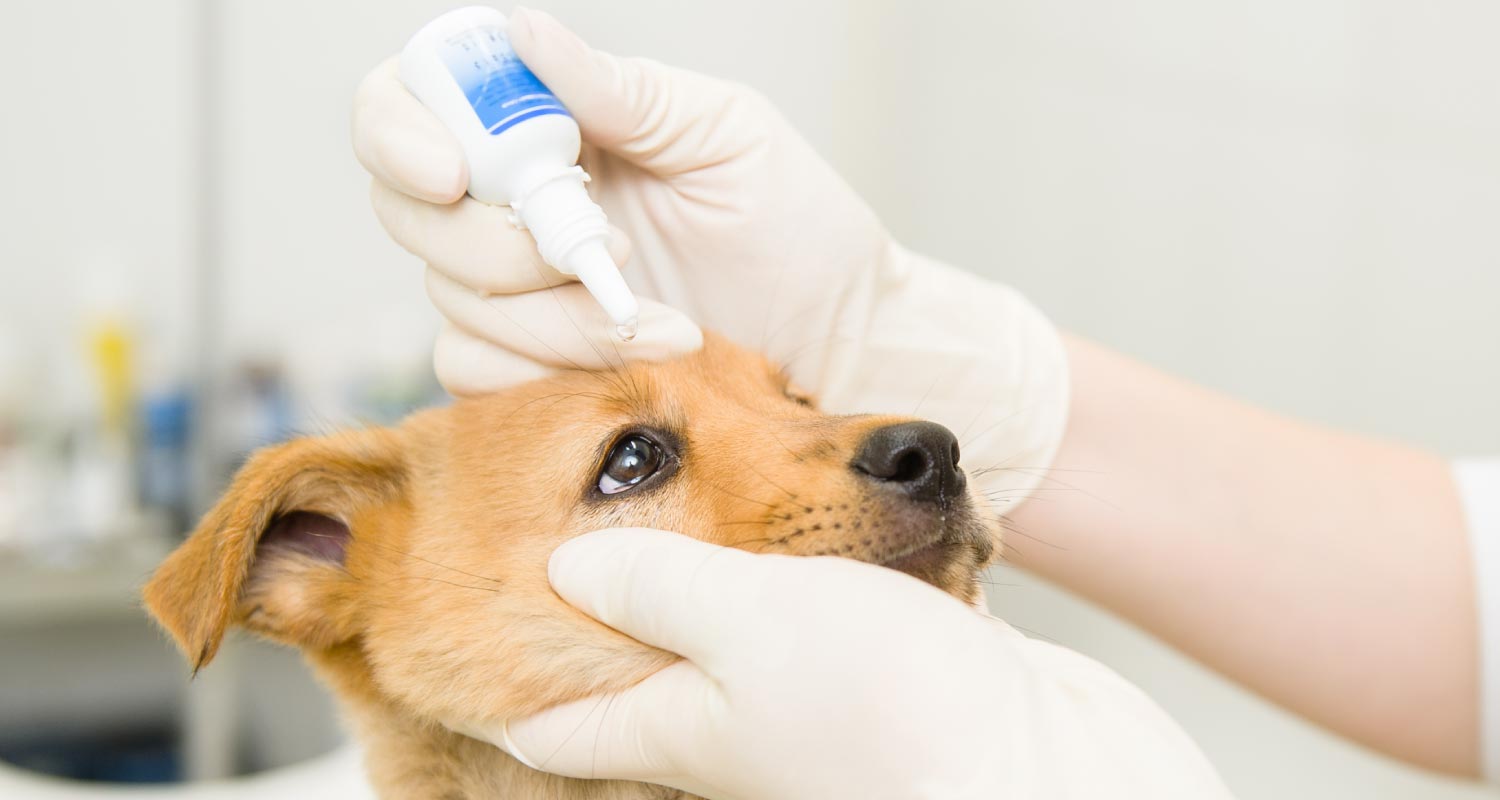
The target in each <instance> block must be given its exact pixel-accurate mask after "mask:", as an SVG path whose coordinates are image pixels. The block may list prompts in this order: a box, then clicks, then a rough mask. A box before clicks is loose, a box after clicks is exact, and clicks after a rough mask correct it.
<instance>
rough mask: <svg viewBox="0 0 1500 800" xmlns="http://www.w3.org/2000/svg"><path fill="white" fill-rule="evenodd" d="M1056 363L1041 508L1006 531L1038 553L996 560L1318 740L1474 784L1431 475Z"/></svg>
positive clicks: (1398, 452) (1442, 494)
mask: <svg viewBox="0 0 1500 800" xmlns="http://www.w3.org/2000/svg"><path fill="white" fill-rule="evenodd" d="M1068 350H1069V356H1070V359H1071V361H1072V370H1073V376H1074V395H1073V402H1072V409H1071V413H1072V417H1071V420H1070V424H1069V429H1068V432H1067V434H1066V436H1065V438H1064V442H1063V446H1062V450H1061V451H1060V453H1059V455H1058V457H1057V459H1056V462H1055V469H1054V471H1053V472H1052V473H1051V474H1050V476H1049V482H1048V484H1047V486H1048V487H1049V488H1051V489H1055V490H1056V491H1045V492H1043V493H1042V495H1043V498H1045V499H1039V500H1038V501H1036V502H1030V503H1027V504H1025V505H1024V506H1023V507H1022V508H1020V509H1018V511H1017V513H1016V514H1015V515H1014V516H1013V518H1012V519H1013V521H1014V522H1015V523H1016V524H1017V525H1018V526H1020V528H1021V529H1023V530H1024V531H1025V532H1026V533H1027V535H1029V536H1035V537H1038V538H1041V539H1044V540H1046V541H1047V542H1048V543H1049V544H1052V545H1055V547H1041V546H1038V547H1025V545H1024V543H1023V544H1021V547H1020V549H1021V550H1024V554H1023V555H1021V556H1018V557H1016V559H1015V560H1017V561H1018V562H1019V563H1021V564H1022V565H1023V566H1025V567H1027V568H1029V569H1031V570H1032V571H1034V572H1036V573H1038V574H1039V575H1042V576H1044V577H1046V578H1049V579H1051V580H1053V581H1056V582H1058V583H1059V584H1061V585H1063V586H1066V587H1068V588H1070V589H1072V590H1073V591H1075V592H1077V593H1079V594H1081V595H1083V596H1085V597H1088V598H1090V599H1092V600H1094V601H1096V602H1098V603H1100V604H1102V605H1104V606H1106V607H1108V608H1111V609H1113V610H1114V611H1116V612H1118V613H1120V614H1121V615H1123V616H1125V617H1126V618H1128V619H1130V620H1132V621H1134V622H1136V623H1137V624H1139V625H1141V626H1142V627H1144V628H1146V629H1147V630H1149V631H1151V632H1152V633H1154V634H1156V635H1158V636H1160V637H1162V638H1163V639H1165V640H1166V641H1168V642H1169V643H1171V644H1173V645H1174V646H1176V647H1178V648H1180V649H1182V650H1183V651H1185V652H1186V653H1188V654H1189V655H1191V656H1193V657H1195V658H1197V659H1199V660H1201V661H1202V662H1204V663H1205V664H1207V665H1209V666H1210V667H1212V668H1214V669H1216V670H1218V671H1220V672H1223V673H1224V674H1226V675H1228V676H1229V677H1230V678H1232V679H1234V680H1236V681H1239V682H1241V683H1243V684H1245V685H1246V686H1248V687H1250V688H1252V689H1254V690H1255V691H1257V692H1259V693H1261V694H1263V695H1264V696H1266V697H1267V698H1269V699H1271V700H1273V701H1275V702H1277V703H1279V704H1281V705H1284V706H1286V707H1287V708H1289V709H1291V710H1293V711H1295V712H1297V713H1299V714H1302V715H1304V716H1306V717H1308V718H1310V719H1312V720H1314V721H1316V722H1319V723H1320V724H1323V725H1325V726H1327V727H1329V728H1331V729H1333V730H1334V731H1337V732H1339V733H1341V734H1343V735H1345V736H1348V737H1350V738H1352V739H1355V740H1357V741H1360V742H1362V743H1364V744H1367V745H1369V746H1371V747H1374V748H1376V749H1378V750H1382V751H1385V752H1387V753H1390V754H1392V755H1395V756H1397V757H1399V758H1402V759H1405V760H1408V761H1411V762H1413V763H1417V764H1420V765H1423V766H1427V767H1431V768H1435V769H1441V770H1444V771H1447V772H1454V773H1459V774H1465V775H1472V774H1474V773H1475V772H1476V770H1477V764H1478V757H1477V738H1478V722H1477V711H1476V709H1477V705H1478V676H1477V672H1478V659H1477V653H1476V650H1477V633H1476V631H1477V628H1476V624H1475V604H1474V582H1473V578H1472V568H1471V564H1470V555H1469V546H1468V542H1467V539H1466V535H1465V528H1464V520H1463V515H1462V512H1461V509H1460V506H1459V502H1458V499H1457V496H1456V494H1455V491H1454V487H1453V483H1452V479H1451V477H1450V474H1449V471H1448V467H1447V464H1446V463H1444V462H1443V461H1441V460H1440V459H1437V458H1435V457H1433V456H1431V455H1428V454H1426V453H1422V452H1420V451H1416V450H1412V449H1408V448H1403V447H1399V446H1393V445H1390V444H1386V443H1382V442H1375V441H1371V440H1368V439H1362V438H1359V437H1354V436H1349V435H1346V434H1341V433H1335V432H1331V431H1327V430H1324V429H1320V428H1316V427H1312V426H1308V425H1305V424H1301V423H1297V422H1294V421H1290V420H1287V419H1284V418H1280V417H1277V416H1275V415H1272V414H1268V413H1266V412H1263V411H1259V410H1256V409H1254V408H1251V407H1249V406H1246V405H1244V404H1241V403H1238V402H1236V401H1233V400H1231V399H1229V398H1226V397H1224V396H1222V395H1218V394H1216V393H1213V392H1209V391H1207V390H1204V389H1201V388H1199V387H1195V386H1192V385H1190V384H1187V383H1184V382H1182V381H1179V380H1176V379H1173V378H1171V377H1169V376H1166V375H1164V374H1162V373H1159V372H1157V371H1155V370H1152V369H1150V368H1148V367H1145V366H1143V365H1141V364H1138V363H1136V362H1133V361H1131V360H1130V359H1127V358H1124V357H1122V356H1119V355H1116V354H1114V353H1111V352H1109V351H1107V350H1104V349H1103V348H1100V347H1097V346H1095V345H1093V344H1091V343H1088V342H1084V341H1082V340H1078V339H1070V340H1069V341H1068ZM1072 490H1076V491H1072ZM1023 542H1024V540H1023Z"/></svg>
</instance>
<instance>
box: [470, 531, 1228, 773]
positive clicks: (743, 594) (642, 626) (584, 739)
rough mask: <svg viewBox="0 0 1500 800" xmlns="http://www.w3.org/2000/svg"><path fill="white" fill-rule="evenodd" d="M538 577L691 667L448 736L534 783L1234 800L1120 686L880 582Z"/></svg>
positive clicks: (827, 563)
mask: <svg viewBox="0 0 1500 800" xmlns="http://www.w3.org/2000/svg"><path fill="white" fill-rule="evenodd" d="M550 572H551V579H552V585H553V587H554V588H555V589H556V590H557V592H558V593H559V594H561V595H562V597H563V598H564V599H565V600H567V601H568V602H569V603H571V604H573V605H575V606H577V607H578V608H579V609H580V610H582V611H583V612H585V613H587V614H589V615H590V616H592V617H595V618H597V619H599V620H600V621H602V622H604V623H605V624H607V625H610V626H611V627H614V628H617V629H619V630H621V631H624V632H625V633H627V634H629V635H631V636H633V637H635V638H636V639H639V640H640V641H642V642H645V643H648V644H652V645H655V646H657V647H661V648H663V649H666V650H670V651H673V652H676V653H680V654H682V655H683V656H685V657H686V658H687V659H689V660H687V661H683V662H680V663H678V664H676V665H674V666H671V667H668V668H666V669H664V670H662V671H661V672H659V673H657V674H656V675H653V676H652V677H650V678H647V679H646V680H645V681H642V682H641V683H639V684H637V685H636V686H635V687H633V688H631V689H628V690H626V691H623V692H620V693H618V694H615V695H611V696H608V697H605V698H591V699H587V700H583V701H580V702H577V703H572V704H569V705H564V706H559V707H557V708H554V709H551V710H548V711H544V712H542V713H541V714H538V715H536V716H534V717H530V718H527V719H523V720H519V721H511V722H510V723H508V724H500V725H495V724H489V725H486V724H484V723H480V722H476V721H474V720H454V721H449V723H448V724H449V725H450V727H453V728H455V729H456V730H459V731H461V732H464V733H466V734H468V735H470V736H475V737H477V738H480V739H484V740H486V741H489V742H492V743H494V744H496V745H498V746H500V747H502V748H503V749H505V750H506V751H508V752H509V753H510V754H511V755H513V756H515V757H516V758H518V759H519V760H521V761H522V762H523V763H526V764H528V765H530V766H533V767H534V768H537V769H542V770H546V771H548V772H554V773H558V774H562V775H568V776H572V777H578V778H616V779H623V780H637V781H646V782H650V783H659V784H664V785H667V786H672V787H675V788H678V789H681V790H683V791H687V792H691V793H693V794H697V795H701V796H703V797H708V798H713V799H714V800H731V799H732V800H749V799H750V798H778V800H797V798H817V800H828V799H829V798H862V799H872V800H873V799H878V798H901V799H902V800H912V799H913V798H942V800H965V799H967V798H976V799H977V798H983V799H984V800H998V799H999V798H1006V800H1010V799H1011V798H1050V799H1052V800H1066V799H1067V798H1080V799H1083V798H1088V800H1097V798H1102V797H1108V798H1116V799H1119V798H1126V799H1127V800H1128V799H1129V798H1151V799H1152V800H1162V798H1168V799H1170V798H1184V800H1187V799H1189V798H1190V799H1191V800H1215V798H1225V797H1228V796H1229V794H1228V791H1227V790H1226V789H1225V788H1224V786H1223V784H1222V783H1221V782H1220V780H1219V779H1218V777H1217V776H1216V775H1215V773H1214V771H1213V769H1212V768H1211V767H1210V766H1209V764H1208V763H1207V761H1206V760H1205V759H1204V758H1203V756H1202V754H1201V753H1200V752H1199V751H1198V749H1197V747H1196V746H1194V744H1193V743H1192V742H1191V741H1190V740H1189V739H1188V738H1187V737H1186V736H1185V735H1184V734H1183V733H1182V732H1181V730H1179V729H1178V727H1177V726H1176V725H1175V724H1174V723H1173V722H1172V721H1171V720H1170V719H1168V718H1167V716H1166V715H1165V714H1164V713H1163V712H1162V711H1161V710H1160V709H1159V708H1157V707H1156V705H1155V704H1153V703H1152V702H1151V701H1150V700H1149V699H1148V698H1147V697H1146V696H1145V695H1143V694H1142V693H1141V692H1140V691H1139V690H1138V689H1136V688H1135V687H1133V686H1131V685H1130V684H1128V683H1126V682H1125V681H1124V680H1123V679H1122V678H1120V677H1119V676H1118V675H1116V674H1114V673H1113V672H1111V671H1109V670H1108V669H1106V668H1105V667H1103V666H1102V665H1100V664H1098V663H1096V662H1094V661H1091V660H1089V659H1088V658H1085V657H1083V656H1081V655H1078V654H1077V653H1074V652H1071V651H1069V650H1064V649H1062V648H1060V647H1056V646H1054V645H1050V644H1046V643H1043V642H1038V641H1034V640H1030V639H1027V638H1025V637H1023V636H1021V635H1020V634H1018V633H1016V632H1015V631H1014V630H1012V629H1011V628H1010V627H1008V626H1006V625H1005V623H1003V622H1000V621H999V620H997V619H994V618H992V617H988V616H984V615H981V614H977V613H975V612H974V610H973V609H971V608H970V607H968V606H965V605H964V604H963V603H961V602H959V601H958V600H955V599H954V598H952V597H950V596H949V595H946V594H944V593H942V592H940V591H938V590H937V589H934V588H933V587H931V586H929V585H927V584H925V583H922V582H921V581H918V580H917V579H915V578H911V577H909V576H907V575H904V574H902V573H899V572H895V571H893V570H888V569H884V568H881V567H876V566H872V565H869V564H864V563H861V562H856V561H850V560H845V559H836V558H798V557H793V556H780V555H754V554H750V553H746V552H743V551H739V550H726V549H724V548H720V547H717V546H714V545H710V544H706V543H704V542H701V541H698V540H695V539H689V538H687V537H683V536H679V535H677V534H671V533H664V532H662V531H653V530H644V529H619V530H610V531H602V532H597V533H592V534H588V535H586V536H583V537H579V538H577V539H573V540H571V541H569V542H567V543H565V544H563V545H562V546H561V547H559V548H558V549H557V551H556V552H555V553H554V554H553V556H552V561H551V567H550Z"/></svg>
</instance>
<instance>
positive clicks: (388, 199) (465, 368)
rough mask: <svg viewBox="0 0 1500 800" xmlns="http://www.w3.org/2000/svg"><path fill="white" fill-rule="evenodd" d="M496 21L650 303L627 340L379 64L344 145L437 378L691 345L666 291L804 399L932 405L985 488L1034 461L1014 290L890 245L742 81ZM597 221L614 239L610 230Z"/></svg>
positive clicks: (600, 362) (1033, 409)
mask: <svg viewBox="0 0 1500 800" xmlns="http://www.w3.org/2000/svg"><path fill="white" fill-rule="evenodd" d="M510 25H511V27H510V37H511V43H512V45H513V46H514V48H515V50H516V52H517V54H518V55H520V57H521V58H522V59H523V60H524V61H525V62H526V64H527V65H528V66H529V67H530V68H531V69H532V70H533V71H534V72H535V73H536V75H537V76H538V77H539V78H540V79H541V80H542V81H543V82H544V83H545V84H546V85H547V86H548V87H549V88H550V89H551V90H552V91H553V92H554V93H555V94H556V95H557V97H558V98H559V99H561V100H562V102H563V103H564V104H565V105H566V106H567V107H568V109H569V110H570V111H571V112H572V113H573V115H574V116H575V117H576V118H577V120H578V124H579V126H580V128H581V129H582V133H583V137H584V140H585V142H586V144H585V146H584V153H583V163H584V166H585V168H586V169H587V170H588V172H589V173H590V174H591V175H592V176H593V182H592V184H591V185H590V191H591V193H592V194H593V195H594V198H595V199H596V200H597V201H598V202H599V203H600V205H601V206H603V208H604V209H605V211H606V212H607V213H608V214H609V217H610V220H611V222H613V223H615V224H617V225H618V226H620V227H621V228H623V229H624V230H625V231H627V232H628V233H629V242H630V244H632V245H633V255H632V257H631V258H630V260H629V262H628V264H626V265H625V268H624V270H623V272H624V275H625V279H626V281H627V282H628V283H629V285H630V286H631V288H632V289H633V290H635V291H636V292H637V293H638V294H639V295H641V296H642V297H643V298H651V299H655V300H657V301H660V302H659V303H658V302H644V303H643V312H642V318H641V326H640V335H639V337H638V338H637V339H636V341H635V342H632V343H630V344H628V345H627V344H621V343H620V342H618V341H615V340H614V339H613V338H612V331H613V329H614V328H613V325H611V324H609V323H608V322H607V320H606V319H605V317H604V315H603V313H602V312H601V311H600V310H599V309H598V308H596V307H595V304H594V303H593V301H592V300H591V299H590V298H589V297H588V295H587V294H586V293H585V292H583V291H582V289H581V287H579V286H578V285H577V284H569V283H566V281H567V280H568V279H567V278H565V277H564V276H562V275H559V274H557V273H555V272H553V271H552V270H550V269H548V268H546V267H545V266H544V265H543V264H542V262H541V261H540V258H539V257H538V255H537V253H536V247H535V244H534V242H533V240H532V239H531V237H530V235H529V234H527V233H526V232H524V231H518V230H516V229H515V227H514V226H513V225H511V224H510V223H509V222H508V221H507V219H506V216H507V213H508V210H507V209H504V208H496V207H492V206H486V205H483V204H481V203H479V202H477V201H475V200H474V199H472V198H469V197H466V196H464V191H465V187H466V186H467V172H466V167H465V163H464V158H463V155H462V152H461V150H460V149H459V147H458V144H457V142H456V141H455V140H454V139H453V137H452V136H451V135H450V134H449V133H448V132H447V131H446V130H445V129H444V128H443V127H442V125H441V124H440V123H439V122H438V121H437V120H436V118H435V117H433V116H432V115H431V114H430V113H428V112H427V110H426V109H425V108H423V107H422V106H421V105H420V104H419V103H418V102H417V101H416V100H415V99H414V98H413V97H412V96H411V95H410V94H409V93H408V92H407V91H406V90H405V88H404V87H402V86H401V84H400V83H399V81H398V80H397V78H396V71H395V62H394V60H392V61H390V62H387V63H386V64H384V65H382V66H381V67H379V68H377V69H376V70H375V71H374V72H373V73H372V74H371V75H370V76H369V77H368V78H367V79H366V80H365V81H364V83H363V85H362V86H361V87H360V90H359V92H358V95H357V97H356V100H355V108H354V123H353V127H354V145H355V150H356V152H357V153H358V154H359V157H360V160H361V162H362V163H364V165H365V166H366V167H367V168H368V169H369V170H370V172H371V173H372V174H373V175H374V176H375V179H376V180H375V184H374V186H373V188H372V202H373V204H374V207H375V210H376V213H377V214H378V216H379V217H380V220H381V222H382V223H383V224H384V225H385V227H386V230H387V231H389V233H390V234H391V236H392V237H393V238H394V239H395V240H396V241H397V242H399V243H400V244H401V245H402V246H403V247H405V248H406V249H407V250H409V251H411V252H412V253H414V254H416V255H418V256H420V257H421V258H422V259H424V260H425V261H427V262H428V264H429V265H430V267H429V270H428V275H427V289H428V293H429V295H430V296H431V298H432V301H433V303H434V304H435V305H436V306H437V307H438V309H439V310H440V311H441V312H442V314H443V315H444V316H445V317H446V319H447V321H448V323H449V324H448V325H447V326H446V327H445V330H444V332H443V334H442V335H441V337H440V339H439V342H438V346H437V349H436V354H435V358H436V364H437V371H438V377H439V378H440V379H441V381H442V382H443V384H444V385H445V386H446V387H447V388H448V389H449V390H450V391H453V392H455V393H459V394H473V393H480V392H485V391H491V390H494V389H498V388H501V387H504V386H506V385H509V384H512V383H515V382H518V381H520V380H524V379H528V378H531V377H535V376H537V375H538V374H540V373H541V372H543V371H545V370H546V369H548V368H551V367H557V366H584V367H593V368H597V367H601V366H606V365H608V364H610V363H612V362H613V361H614V360H616V359H617V358H619V357H621V356H623V357H625V358H649V359H657V358H667V357H670V356H672V355H674V354H676V353H680V352H684V351H688V350H692V349H695V348H696V347H697V346H698V344H699V341H700V339H699V334H698V333H697V330H696V329H695V328H694V327H693V325H692V324H691V323H690V322H688V320H687V319H686V318H684V317H683V316H682V314H680V313H678V312H677V311H673V310H672V309H677V310H679V311H680V312H684V313H685V314H687V315H688V316H690V317H691V318H693V319H695V320H697V321H698V322H701V323H702V324H704V325H706V326H710V327H712V328H714V329H715V330H717V331H719V332H721V333H723V334H725V335H726V336H728V337H729V338H731V339H733V340H734V341H736V342H739V343H740V344H742V345H746V346H748V347H750V348H753V349H757V350H761V351H764V352H766V353H767V354H768V355H769V356H770V357H771V358H772V359H774V360H777V361H781V362H783V363H784V364H785V366H786V368H787V370H788V372H789V373H790V375H791V377H792V379H793V380H794V381H795V382H796V383H797V384H798V385H799V386H800V387H801V388H802V389H804V390H806V391H809V392H811V393H813V394H815V395H816V396H818V398H819V399H820V401H821V404H822V405H823V407H824V408H825V409H828V410H830V411H833V412H839V413H842V412H856V411H858V412H886V413H900V414H913V413H920V414H921V415H922V416H925V417H928V418H930V419H934V420H936V421H938V422H942V423H944V424H946V425H947V426H948V427H949V428H951V429H952V430H953V431H954V432H955V433H957V434H958V435H959V437H960V439H961V440H962V441H963V447H964V452H965V454H966V458H965V464H966V465H967V466H969V467H971V468H972V467H981V468H993V467H1005V468H1008V469H991V470H986V471H985V472H984V475H985V477H984V480H982V481H980V484H981V488H983V489H987V490H994V491H995V492H996V494H995V495H994V497H996V498H997V500H998V501H1000V502H1004V501H1010V500H1015V499H1018V498H1019V497H1020V496H1022V495H1023V494H1024V492H1025V490H1026V489H1027V488H1028V487H1030V486H1031V485H1032V484H1033V483H1034V482H1035V481H1036V480H1037V477H1036V476H1038V475H1039V474H1040V472H1041V470H1042V469H1043V468H1045V467H1046V466H1047V465H1048V464H1049V462H1050V460H1051V455H1052V452H1053V449H1054V448H1055V446H1056V444H1057V442H1058V440H1059V439H1060V437H1061V431H1062V427H1063V421H1064V417H1065V409H1066V406H1067V374H1066V372H1067V371H1066V366H1065V362H1064V356H1063V351H1062V348H1061V345H1060V343H1059V340H1058V337H1057V335H1056V333H1055V331H1054V330H1053V328H1052V327H1051V325H1049V324H1048V323H1047V321H1046V320H1045V319H1044V318H1043V317H1042V316H1041V315H1040V314H1039V313H1037V312H1036V311H1035V310H1034V309H1033V308H1032V307H1031V306H1030V305H1029V304H1027V303H1026V302H1025V300H1024V299H1023V298H1022V297H1021V296H1020V295H1019V294H1017V293H1016V292H1014V291H1013V290H1011V289H1009V288H1007V287H1004V286H1001V285H998V284H995V283H991V282H988V281H985V280H982V279H980V278H978V277H976V276H973V275H970V274H968V273H964V272H961V271H959V270H955V269H952V268H950V267H947V266H945V265H942V264H939V263H935V262H932V261H929V260H927V259H924V258H921V257H918V256H915V255H913V254H911V253H909V252H907V251H905V250H903V249H902V248H900V247H899V246H897V245H896V244H895V243H894V242H893V241H892V240H891V237H890V235H889V234H888V233H887V231H886V229H885V227H884V226H883V225H881V223H880V221H879V220H878V219H877V218H876V216H875V214H874V213H873V212H872V211H871V210H870V208H869V207H868V206H866V205H865V203H864V202H863V201H861V200H860V198H859V197H858V196H857V195H856V194H855V193H854V192H853V190H851V189H850V188H849V186H848V185H847V184H845V183H844V181H843V180H841V179H840V178H839V176H838V175H837V174H835V173H834V171H833V170H832V169H831V168H830V167H829V165H828V164H826V163H825V162H824V161H823V159H822V158H820V157H819V156H818V154H817V153H816V152H814V151H813V149H812V148H811V147H810V146H809V145H808V144H807V143H806V142H805V141H803V139H802V138H801V137H800V136H799V135H798V134H797V132H796V131H794V130H793V129H792V127H791V126H790V125H789V124H788V123H787V121H786V120H785V119H784V118H783V117H782V116H781V115H780V114H779V113H778V112H777V111H776V109H775V108H773V107H772V106H771V105H770V103H768V102H767V101H766V99H765V98H764V97H762V96H761V95H759V94H758V93H756V92H754V91H752V90H750V89H748V88H746V87H744V86H741V85H738V84H734V83H729V82H726V81H721V80H716V79H713V78H709V77H705V76H703V75H698V74H695V73H692V72H687V71H684V70H679V69H674V68H671V67H667V66H663V65H661V64H658V63H655V62H652V61H647V60H644V59H637V58H629V59H621V58H615V57H613V56H610V55H607V54H604V53H601V52H598V51H596V50H593V49H591V48H589V47H588V46H587V45H586V44H584V43H583V42H582V41H581V40H580V39H579V38H578V37H577V36H575V35H574V34H573V33H572V32H570V31H568V30H567V29H565V28H564V27H562V25H560V24H559V23H558V22H557V21H556V20H554V19H553V18H552V17H550V16H548V15H546V14H544V13H541V12H538V11H531V10H527V9H517V10H516V11H515V12H514V13H513V14H512V15H511V17H510ZM616 239H617V241H616V242H615V250H614V252H615V254H616V257H617V259H620V258H623V257H624V256H625V255H626V254H627V251H631V250H632V248H631V247H630V246H628V245H627V242H626V240H625V236H624V234H623V233H622V234H620V235H619V236H617V237H616ZM558 284H561V286H559V288H556V289H555V290H553V291H550V292H548V291H539V290H543V289H546V287H548V286H553V285H558ZM662 303H665V304H666V306H663V305H662ZM667 306H670V307H671V308H668V307H667ZM972 472H974V470H972V469H971V473H972Z"/></svg>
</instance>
